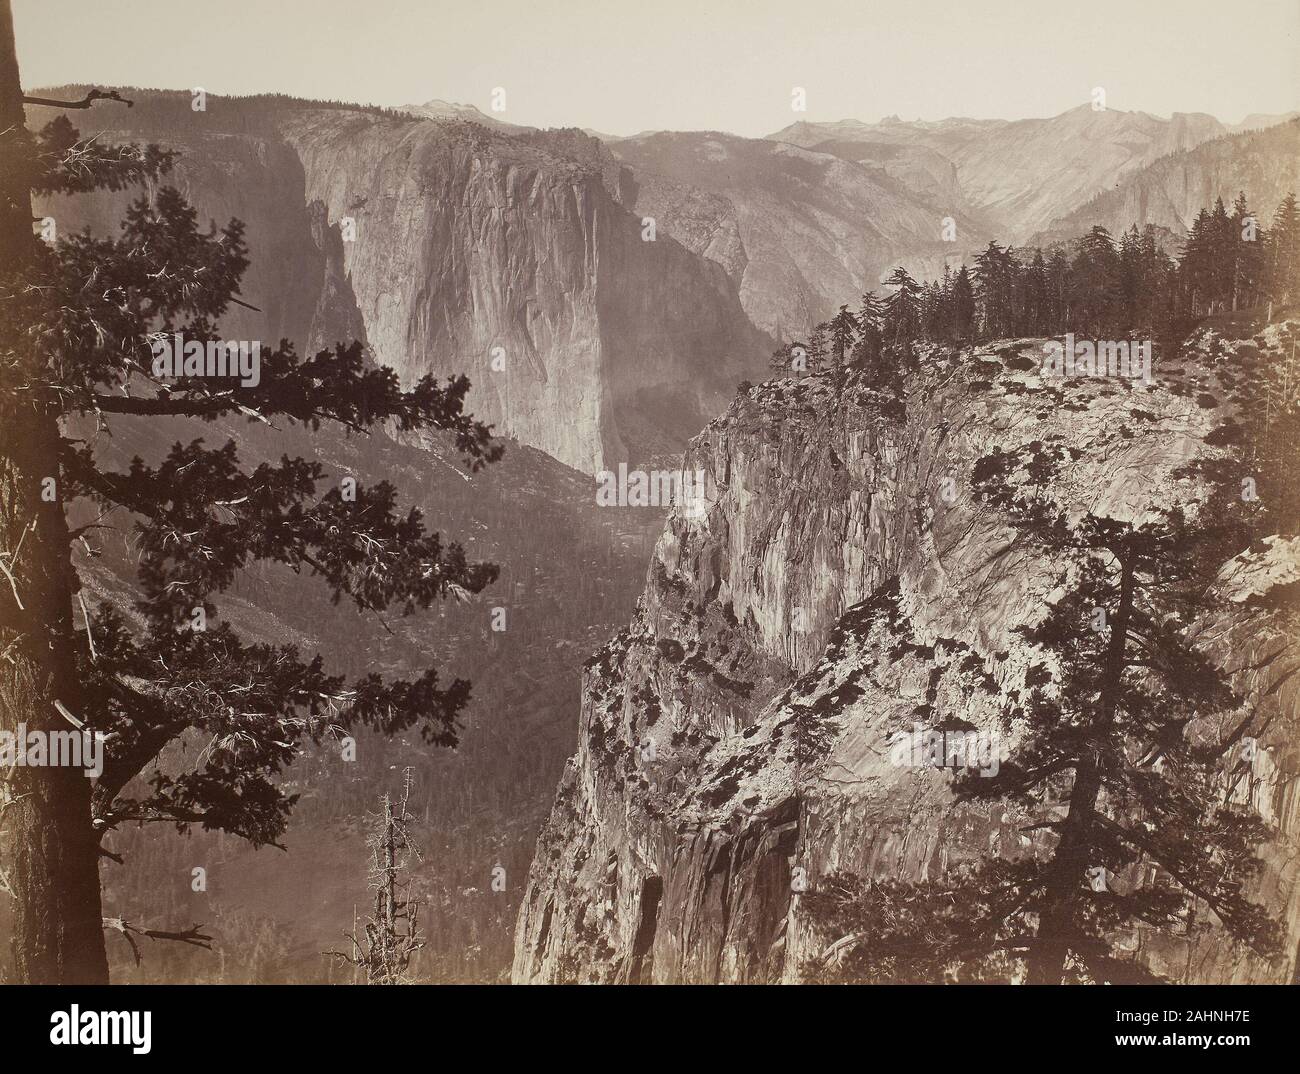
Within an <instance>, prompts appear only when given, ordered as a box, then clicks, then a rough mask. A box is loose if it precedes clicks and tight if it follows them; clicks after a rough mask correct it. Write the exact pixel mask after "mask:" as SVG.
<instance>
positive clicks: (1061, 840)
mask: <svg viewBox="0 0 1300 1074" xmlns="http://www.w3.org/2000/svg"><path fill="white" fill-rule="evenodd" d="M1067 459H1068V456H1066V455H1065V453H1064V452H1063V451H1062V452H1059V453H1058V452H1053V451H1052V450H1051V449H1043V448H1042V446H1041V445H1035V446H1034V447H1033V448H1031V449H1027V450H1026V451H1025V452H1023V453H1016V454H1003V453H1001V452H995V453H994V454H993V455H992V456H990V457H989V459H988V460H987V461H986V463H985V464H984V465H983V466H982V467H981V471H982V472H981V474H980V476H979V477H978V479H977V482H976V487H977V494H978V495H979V497H980V498H981V499H983V500H984V501H985V502H987V503H989V504H990V505H992V506H995V507H997V508H999V509H1000V510H1002V511H1003V512H1005V513H1006V514H1007V516H1008V517H1009V518H1010V519H1011V520H1012V521H1013V523H1014V524H1015V525H1016V526H1017V528H1018V529H1019V530H1020V532H1021V534H1022V536H1023V537H1025V538H1027V539H1029V540H1031V541H1033V542H1035V543H1038V544H1039V545H1040V546H1041V547H1042V548H1043V549H1044V550H1045V551H1046V550H1050V551H1051V552H1054V553H1056V554H1058V555H1066V556H1069V557H1071V559H1072V561H1073V562H1072V567H1071V578H1070V582H1069V584H1068V585H1067V586H1065V587H1064V590H1065V591H1064V595H1063V596H1062V597H1061V599H1059V600H1058V601H1056V602H1055V603H1054V604H1053V605H1051V606H1050V607H1049V608H1048V610H1047V613H1046V615H1045V616H1044V618H1043V619H1042V620H1041V622H1039V623H1038V624H1037V625H1035V626H1033V627H1031V628H1027V629H1024V630H1023V631H1022V633H1023V634H1024V635H1025V638H1026V641H1027V642H1029V643H1030V644H1031V645H1032V646H1035V647H1036V648H1037V649H1038V650H1039V651H1041V652H1043V653H1045V654H1050V655H1051V657H1052V658H1053V663H1054V664H1055V665H1056V666H1057V667H1058V668H1059V672H1058V675H1057V676H1053V675H1052V673H1051V671H1050V670H1049V665H1048V664H1047V663H1046V662H1045V663H1043V664H1042V665H1039V666H1037V667H1035V668H1032V669H1031V673H1030V675H1028V676H1027V677H1026V682H1027V683H1028V684H1030V685H1031V689H1030V692H1029V695H1028V696H1027V697H1026V698H1024V700H1023V702H1021V701H1019V700H1016V699H1013V700H1012V701H1011V702H1010V703H1009V705H1008V708H1007V710H1006V712H1005V713H1004V718H1005V723H1006V728H1005V730H1007V731H1008V732H1010V731H1012V730H1013V728H1016V727H1019V728H1022V729H1024V730H1023V733H1022V735H1021V737H1020V740H1019V741H1018V743H1017V746H1016V748H1015V751H1014V753H1013V754H1012V756H1011V757H1010V758H1009V759H1008V760H1006V761H1004V762H1003V763H1002V764H1001V765H1000V767H999V769H998V771H997V772H996V773H993V774H992V775H988V776H986V775H983V774H971V775H969V776H963V777H959V779H958V781H957V789H958V796H959V798H964V799H967V800H978V801H990V802H1005V803H1007V804H1008V805H1010V804H1012V803H1015V804H1017V805H1018V806H1019V808H1021V809H1023V810H1027V811H1028V812H1029V813H1030V815H1031V820H1030V823H1029V824H1027V825H1026V826H1025V828H1026V829H1029V830H1042V831H1048V832H1051V833H1052V835H1053V836H1054V837H1055V842H1054V844H1053V845H1052V846H1051V847H1050V849H1049V850H1047V852H1046V853H1044V854H1040V855H1038V856H1027V857H1024V858H1021V859H1019V860H1015V861H1002V860H999V859H997V858H989V859H986V860H983V861H981V862H978V863H976V864H974V865H972V866H969V867H964V868H961V869H957V870H954V871H953V872H952V873H951V874H949V875H947V876H944V877H940V878H932V879H931V880H929V881H926V882H922V883H905V882H898V881H894V882H887V883H885V884H880V885H867V886H865V887H864V885H862V884H860V883H856V884H855V883H853V882H851V881H849V880H848V879H847V878H844V877H839V878H835V879H834V880H833V881H832V883H831V884H830V885H828V887H827V889H826V890H825V891H824V892H823V893H822V894H821V896H820V897H819V898H817V899H813V900H810V903H809V905H810V908H811V910H812V912H813V914H814V916H815V918H817V919H819V922H820V924H821V925H822V927H823V928H824V929H827V928H828V929H832V930H835V931H836V932H837V933H839V934H841V935H844V934H847V936H848V937H850V938H851V943H852V945H854V946H856V947H858V948H859V949H860V952H861V953H860V954H857V955H856V956H855V957H853V958H849V959H847V960H844V959H843V958H842V959H841V961H842V963H843V964H847V965H848V966H849V967H850V969H851V971H852V972H857V973H862V974H866V975H868V979H876V980H880V979H892V980H917V979H921V976H922V975H930V976H929V979H930V980H934V979H937V975H939V974H942V973H943V972H945V971H947V970H952V969H953V968H954V967H957V972H958V975H959V976H960V977H961V978H962V979H968V980H985V979H993V978H1001V979H1010V978H1017V977H1021V976H1023V977H1024V978H1025V979H1027V980H1028V981H1029V982H1030V983H1039V984H1048V983H1051V984H1059V983H1073V982H1098V983H1101V982H1108V983H1133V982H1141V981H1150V980H1154V979H1155V977H1154V974H1152V973H1151V972H1150V971H1149V970H1148V969H1146V968H1145V967H1144V966H1143V965H1142V964H1141V963H1139V962H1138V961H1136V960H1135V959H1133V958H1132V957H1131V956H1128V955H1127V954H1126V953H1125V952H1124V950H1123V949H1122V945H1121V944H1120V943H1119V942H1118V938H1119V937H1121V935H1122V933H1123V932H1124V931H1125V930H1129V929H1132V928H1134V927H1137V926H1144V927H1150V928H1155V929H1160V930H1165V931H1168V932H1171V933H1175V934H1187V933H1189V932H1190V931H1192V929H1193V928H1194V923H1195V922H1196V921H1197V920H1199V917H1198V915H1199V914H1200V913H1201V912H1202V911H1204V910H1206V909H1208V910H1209V911H1210V913H1211V914H1212V915H1213V916H1214V917H1215V918H1216V919H1217V920H1218V922H1219V923H1220V925H1221V926H1222V928H1223V930H1224V932H1225V933H1226V935H1227V936H1228V937H1230V938H1231V939H1232V940H1234V941H1236V942H1239V943H1241V944H1243V945H1244V946H1246V947H1248V948H1249V949H1251V950H1252V951H1254V952H1255V954H1257V955H1259V956H1261V957H1264V958H1271V957H1273V956H1275V955H1276V954H1277V953H1278V951H1279V941H1280V937H1281V929H1280V927H1279V923H1278V922H1277V921H1276V920H1274V919H1273V918H1272V917H1270V916H1269V915H1268V914H1267V912H1266V911H1265V909H1264V908H1263V907H1262V906H1260V905H1258V904H1255V903H1253V902H1251V901H1250V900H1249V899H1247V898H1246V897H1245V895H1244V894H1243V892H1244V890H1245V888H1246V882H1247V881H1248V880H1250V878H1251V877H1253V876H1254V875H1255V874H1256V873H1257V871H1258V869H1259V866H1260V863H1259V861H1258V858H1257V857H1256V849H1257V847H1258V846H1259V845H1260V844H1261V843H1262V842H1263V841H1264V840H1265V839H1266V838H1267V837H1268V835H1269V832H1268V829H1267V827H1266V826H1265V825H1264V824H1263V823H1262V822H1261V821H1260V820H1259V818H1258V817H1257V816H1256V815H1255V814H1254V813H1252V812H1251V811H1250V810H1249V809H1248V808H1245V807H1239V806H1235V805H1233V804H1232V802H1231V796H1230V795H1228V794H1225V786H1226V785H1227V774H1228V773H1229V772H1230V771H1231V769H1232V767H1233V761H1234V758H1235V756H1236V751H1238V749H1239V746H1240V743H1241V742H1242V740H1243V738H1245V737H1249V736H1252V735H1254V734H1256V733H1257V728H1258V727H1259V726H1262V721H1261V718H1260V716H1259V713H1258V711H1257V710H1254V709H1252V710H1251V711H1245V710H1244V706H1243V705H1242V699H1241V698H1240V697H1238V696H1236V695H1235V694H1234V693H1233V691H1232V690H1231V689H1230V687H1229V684H1228V682H1227V676H1226V674H1225V672H1224V671H1223V669H1221V668H1220V667H1218V666H1216V665H1215V664H1214V663H1213V662H1211V661H1210V660H1209V659H1208V658H1207V657H1206V656H1205V655H1204V654H1203V653H1202V652H1201V651H1200V650H1199V649H1198V648H1197V647H1196V646H1195V645H1193V644H1192V643H1191V642H1190V640H1189V632H1190V629H1191V627H1192V625H1193V623H1194V622H1195V621H1196V620H1198V619H1199V618H1202V617H1203V616H1205V615H1206V614H1207V613H1208V612H1210V611H1212V609H1213V607H1214V599H1215V598H1214V597H1213V590H1212V582H1213V579H1214V575H1215V572H1216V569H1217V567H1218V565H1219V564H1221V563H1222V562H1223V561H1224V558H1225V557H1226V556H1228V555H1231V554H1233V552H1234V550H1236V549H1238V548H1240V547H1241V541H1242V540H1243V538H1244V534H1245V530H1244V528H1243V526H1242V525H1241V521H1240V519H1234V518H1232V517H1231V511H1230V509H1229V508H1228V505H1227V504H1226V502H1219V503H1217V504H1216V505H1215V509H1214V510H1213V511H1210V512H1207V516H1208V518H1210V519H1211V520H1212V521H1207V522H1203V523H1199V524H1196V525H1192V524H1189V523H1188V522H1187V521H1186V520H1185V519H1184V518H1183V516H1182V515H1181V513H1180V512H1178V511H1176V510H1175V511H1171V512H1168V513H1166V514H1165V515H1164V517H1163V518H1161V519H1160V520H1159V521H1156V522H1149V523H1145V524H1142V525H1134V524H1130V523H1126V522H1120V521H1117V520H1114V519H1110V518H1104V517H1097V516H1093V515H1088V516H1085V517H1084V518H1083V519H1082V520H1080V521H1078V522H1073V521H1071V520H1070V519H1069V518H1068V516H1067V515H1066V514H1065V513H1064V512H1063V511H1062V510H1061V509H1060V507H1059V506H1058V505H1057V504H1055V503H1054V501H1053V500H1052V498H1051V497H1050V496H1049V495H1046V494H1045V491H1044V487H1045V486H1046V484H1047V483H1048V482H1049V481H1050V480H1051V478H1052V477H1053V476H1054V474H1055V473H1056V472H1057V471H1058V469H1059V467H1060V466H1061V465H1063V464H1065V462H1066V461H1067ZM1216 724H1218V725H1220V726H1227V727H1228V728H1229V731H1228V732H1227V733H1226V734H1222V735H1221V737H1220V735H1215V734H1211V733H1207V729H1208V728H1210V727H1213V726H1215V725H1216ZM840 954H841V956H842V955H843V952H840ZM811 970H812V975H813V976H819V975H820V976H826V971H825V967H824V966H822V967H818V966H814V967H812V968H811Z"/></svg>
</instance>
